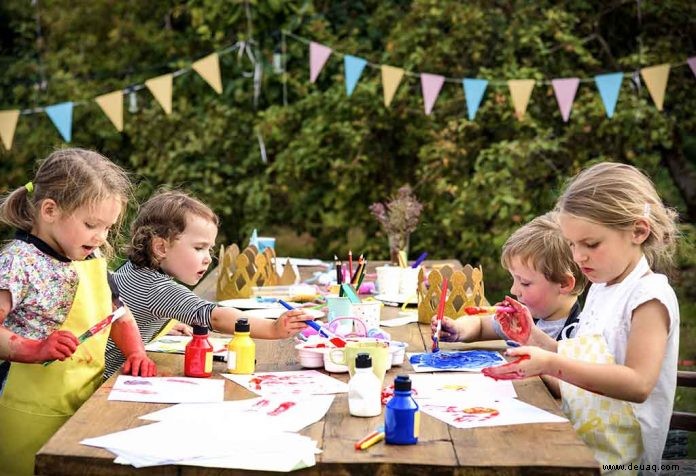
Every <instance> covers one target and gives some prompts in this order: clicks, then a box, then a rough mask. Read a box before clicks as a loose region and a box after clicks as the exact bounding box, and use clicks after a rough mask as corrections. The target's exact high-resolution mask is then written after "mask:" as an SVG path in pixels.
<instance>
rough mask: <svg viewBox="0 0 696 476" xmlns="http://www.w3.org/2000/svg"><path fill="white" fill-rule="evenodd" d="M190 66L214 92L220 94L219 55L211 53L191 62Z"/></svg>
mask: <svg viewBox="0 0 696 476" xmlns="http://www.w3.org/2000/svg"><path fill="white" fill-rule="evenodd" d="M191 68H192V69H193V70H194V71H195V72H196V73H198V74H199V75H200V76H201V78H203V79H204V80H205V82H206V83H208V84H209V85H210V87H211V88H213V89H214V90H215V92H216V93H218V94H222V78H221V77H220V57H219V56H218V54H217V53H211V54H209V55H208V56H206V57H205V58H201V59H199V60H198V61H195V62H194V63H192V64H191Z"/></svg>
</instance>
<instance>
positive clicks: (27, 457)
mask: <svg viewBox="0 0 696 476" xmlns="http://www.w3.org/2000/svg"><path fill="white" fill-rule="evenodd" d="M72 266H73V267H74V269H75V270H76V272H77V276H78V279H79V281H78V285H77V291H76V293H75V298H74V300H73V303H72V306H71V308H70V312H69V313H68V316H67V318H66V319H65V322H64V323H63V326H62V327H61V330H67V331H71V332H72V333H73V334H75V336H79V335H80V334H82V333H83V332H84V331H86V330H87V329H89V328H90V327H92V326H93V325H94V324H96V323H97V322H99V321H101V320H102V319H104V318H105V317H106V316H108V315H109V313H111V310H112V300H111V289H110V288H109V283H108V280H107V274H106V273H107V271H106V261H105V260H104V259H103V258H95V259H90V260H86V261H73V262H72ZM108 337H109V328H108V327H107V328H106V329H104V330H103V331H102V332H100V333H99V334H97V335H96V336H93V337H90V338H89V339H87V340H86V341H85V342H83V343H82V344H80V345H79V346H78V347H77V350H76V351H75V353H74V354H73V355H72V357H70V358H69V359H66V360H65V361H63V362H59V361H56V362H53V363H52V364H51V365H48V366H43V365H41V364H22V363H16V362H15V363H12V365H11V366H10V371H9V374H8V376H7V381H6V383H5V389H4V391H3V393H2V396H0V473H2V474H22V475H23V474H33V473H34V455H35V454H36V452H37V451H38V450H39V449H40V448H41V446H43V444H44V443H46V441H48V439H49V438H50V437H51V436H52V435H53V434H54V433H55V432H56V431H57V430H58V429H59V428H60V427H61V426H62V425H63V423H65V422H66V421H67V419H68V418H70V416H72V415H73V414H74V413H75V411H77V409H78V408H80V406H81V405H82V404H83V403H84V402H85V401H86V400H87V399H88V398H89V397H90V396H91V395H92V394H93V393H94V391H95V390H97V388H99V386H100V385H101V383H102V374H103V372H104V350H105V348H106V341H107V339H108Z"/></svg>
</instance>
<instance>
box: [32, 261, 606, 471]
mask: <svg viewBox="0 0 696 476" xmlns="http://www.w3.org/2000/svg"><path fill="white" fill-rule="evenodd" d="M375 264H376V263H375ZM309 271H311V270H302V274H303V275H305V273H306V272H309ZM310 275H311V274H310ZM214 283H215V273H214V272H213V273H210V274H209V275H208V276H207V277H206V278H205V279H204V280H203V281H202V282H201V283H200V284H199V285H198V287H197V288H196V292H197V293H198V294H200V295H201V296H204V297H207V298H212V297H213V296H212V294H211V293H214ZM397 313H398V309H397V308H390V307H386V306H385V307H384V310H383V314H382V317H383V318H389V317H394V316H396V314H397ZM388 332H390V333H391V335H392V338H393V339H395V340H398V341H403V342H407V343H408V344H409V348H408V351H409V352H418V351H424V350H426V349H427V348H428V347H429V345H430V327H429V326H428V325H423V324H417V323H413V324H408V325H406V326H401V327H392V328H389V329H388ZM255 341H256V357H257V370H258V371H284V370H300V369H301V367H300V365H299V362H298V359H297V355H296V351H295V349H294V341H293V340H292V339H287V340H283V341H267V340H260V339H256V340H255ZM442 347H443V349H445V350H448V349H449V350H452V349H463V348H471V347H474V346H473V345H472V344H447V343H443V344H442ZM475 347H476V348H498V349H500V348H501V347H500V343H499V342H495V341H494V342H487V343H477V344H476V345H475ZM150 355H151V357H152V358H153V359H154V360H155V361H156V362H157V365H158V371H159V374H160V375H183V362H184V358H183V355H171V354H150ZM225 371H226V368H225V364H224V363H223V362H215V363H214V372H215V373H214V375H213V378H222V377H220V375H218V374H219V373H221V372H225ZM412 372H413V369H412V367H411V365H410V364H409V363H408V361H406V362H404V364H403V366H400V367H392V369H391V370H389V371H388V372H387V376H386V378H385V385H386V384H387V383H389V382H392V381H393V379H394V377H395V376H396V375H397V374H400V373H412ZM331 375H332V376H333V377H335V378H337V379H340V380H342V381H346V382H347V381H348V374H331ZM114 379H115V376H114V377H112V378H111V379H109V380H108V381H106V382H105V383H104V385H102V387H101V388H100V389H99V390H97V391H96V392H95V393H94V395H93V396H92V397H91V398H90V399H89V400H88V401H87V402H86V403H85V404H84V405H83V406H82V407H81V408H80V409H79V410H78V411H77V413H76V414H75V415H74V416H73V417H72V418H71V419H70V420H69V421H68V422H67V423H66V424H65V425H64V426H63V427H62V428H61V429H60V430H59V431H58V432H57V433H56V434H55V435H54V436H53V437H52V438H51V439H50V440H49V441H48V442H47V443H46V444H45V445H44V446H43V448H41V450H40V451H39V453H38V454H37V456H36V472H37V474H40V475H43V474H59V475H75V474H95V475H97V474H98V475H102V474H109V475H112V474H113V475H121V474H123V475H126V474H128V475H130V474H148V475H194V474H195V475H202V476H207V475H222V474H225V475H228V474H229V475H232V474H242V473H244V474H251V472H249V471H244V470H238V469H217V468H203V467H191V466H174V465H168V466H156V467H151V468H141V469H135V468H133V467H132V466H123V465H118V464H114V463H113V459H114V456H113V455H112V454H111V453H110V452H108V451H106V450H103V449H101V448H93V447H89V446H84V445H81V444H80V443H79V442H80V441H81V440H83V439H85V438H91V437H96V436H102V435H105V434H108V433H112V432H115V431H120V430H125V429H128V428H133V427H137V426H141V425H144V424H147V423H149V422H146V421H144V420H139V419H138V417H139V416H141V415H144V414H146V413H151V412H153V411H155V410H159V409H162V408H165V407H168V406H169V405H167V404H152V403H136V402H110V401H108V400H107V397H108V395H109V392H110V391H111V387H112V386H113V383H114ZM514 386H515V390H516V391H517V394H518V398H519V399H520V400H522V401H524V402H527V403H530V404H532V405H535V406H537V407H539V408H542V409H544V410H547V411H549V412H552V413H555V414H557V415H562V413H561V411H560V409H559V407H558V403H557V402H556V401H555V400H554V399H553V397H552V396H551V395H550V393H549V392H548V390H547V389H546V386H545V385H544V384H543V382H542V381H541V379H539V378H530V379H526V380H521V381H515V382H514ZM254 396H256V395H255V394H253V393H251V392H249V391H247V390H246V389H244V388H242V387H240V386H238V385H236V384H235V383H233V382H231V381H229V380H225V400H238V399H243V398H251V397H254ZM383 419H384V416H383V414H382V415H381V416H378V417H372V418H358V417H352V416H350V414H349V413H348V397H347V394H339V395H336V398H335V400H334V403H333V405H332V406H331V408H330V409H329V411H328V413H327V414H326V416H325V418H324V419H323V420H322V421H319V422H317V423H315V424H313V425H311V426H309V427H307V428H305V429H304V430H303V431H302V432H301V433H302V434H303V435H306V436H309V437H311V438H312V439H314V440H316V441H317V442H318V446H319V447H320V448H322V450H323V452H322V453H321V454H319V455H317V458H316V459H317V464H316V466H314V467H311V468H306V469H303V470H299V471H296V472H295V473H299V474H321V473H327V474H328V473H330V474H363V473H364V474H377V473H379V474H384V475H387V474H432V473H433V472H435V473H437V474H458V475H459V474H477V475H482V474H510V475H513V474H541V473H543V474H561V473H562V474H573V475H574V474H577V475H580V474H583V475H584V474H598V473H599V465H598V463H597V462H596V461H595V460H594V458H593V457H592V453H591V451H590V450H589V448H588V447H587V446H585V444H584V443H583V442H582V441H581V440H580V439H579V438H578V437H577V436H576V434H575V432H574V431H573V429H572V427H571V425H570V423H537V424H526V425H511V426H498V427H488V428H473V429H458V428H454V427H451V426H449V425H447V424H446V423H444V422H442V421H440V420H437V419H435V418H433V417H431V416H429V415H427V414H422V415H421V426H420V435H419V440H418V444H416V445H409V446H395V445H386V444H383V443H380V444H377V445H375V446H373V447H371V448H369V449H368V450H366V451H356V450H355V449H354V447H353V445H354V443H355V442H356V441H357V440H359V439H360V438H361V437H363V436H364V435H365V434H367V433H369V432H370V431H372V430H373V429H374V428H375V427H376V426H377V425H379V424H381V423H383ZM185 444H186V442H185V436H182V445H185ZM295 473H293V474H295Z"/></svg>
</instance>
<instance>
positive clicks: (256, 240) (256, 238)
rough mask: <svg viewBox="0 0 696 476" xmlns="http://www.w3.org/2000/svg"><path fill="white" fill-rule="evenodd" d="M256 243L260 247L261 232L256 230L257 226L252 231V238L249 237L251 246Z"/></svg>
mask: <svg viewBox="0 0 696 476" xmlns="http://www.w3.org/2000/svg"><path fill="white" fill-rule="evenodd" d="M251 245H254V246H255V247H256V248H258V247H259V234H258V233H257V232H256V228H254V231H252V232H251V238H249V246H251Z"/></svg>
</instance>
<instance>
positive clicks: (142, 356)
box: [123, 352, 157, 377]
mask: <svg viewBox="0 0 696 476" xmlns="http://www.w3.org/2000/svg"><path fill="white" fill-rule="evenodd" d="M123 373H124V374H126V375H135V376H140V377H154V376H155V375H157V366H156V365H155V363H154V362H153V361H152V360H151V359H150V358H149V357H148V356H147V354H146V353H145V352H134V353H132V354H130V355H129V356H128V357H127V358H126V363H124V364H123Z"/></svg>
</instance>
